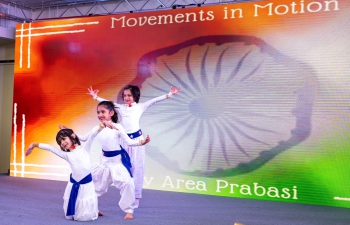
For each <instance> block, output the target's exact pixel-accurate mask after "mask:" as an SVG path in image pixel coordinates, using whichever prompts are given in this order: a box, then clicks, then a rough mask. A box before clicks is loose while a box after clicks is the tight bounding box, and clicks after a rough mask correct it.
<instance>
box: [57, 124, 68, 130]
mask: <svg viewBox="0 0 350 225" xmlns="http://www.w3.org/2000/svg"><path fill="white" fill-rule="evenodd" d="M58 128H59V129H60V130H62V129H69V128H68V127H66V126H65V125H62V124H58Z"/></svg>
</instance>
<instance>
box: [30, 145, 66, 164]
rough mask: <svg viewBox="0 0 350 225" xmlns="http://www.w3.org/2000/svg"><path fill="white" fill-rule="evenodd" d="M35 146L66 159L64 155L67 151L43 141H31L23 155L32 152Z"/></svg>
mask: <svg viewBox="0 0 350 225" xmlns="http://www.w3.org/2000/svg"><path fill="white" fill-rule="evenodd" d="M35 147H37V148H40V149H42V150H47V151H50V152H52V153H54V154H55V155H57V156H59V157H61V158H62V159H65V160H67V157H66V156H67V153H66V152H64V151H62V150H60V149H57V148H55V147H53V146H51V145H49V144H43V143H37V142H33V143H31V144H30V145H29V146H28V148H27V151H26V154H25V155H26V156H28V155H30V153H32V151H33V150H34V148H35Z"/></svg>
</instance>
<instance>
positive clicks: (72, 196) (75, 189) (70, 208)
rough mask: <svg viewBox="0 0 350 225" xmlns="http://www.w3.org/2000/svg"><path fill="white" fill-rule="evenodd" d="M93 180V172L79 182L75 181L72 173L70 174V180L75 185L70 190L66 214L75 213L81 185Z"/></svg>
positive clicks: (72, 214) (71, 214)
mask: <svg viewBox="0 0 350 225" xmlns="http://www.w3.org/2000/svg"><path fill="white" fill-rule="evenodd" d="M91 181H92V176H91V173H90V174H89V175H87V176H86V177H84V178H83V179H82V180H81V181H79V182H77V181H75V180H74V179H73V177H72V174H70V182H71V183H72V184H73V186H72V190H71V191H70V196H69V202H68V207H67V213H66V216H74V214H75V203H76V201H77V197H78V192H79V188H80V185H81V184H87V183H90V182H91Z"/></svg>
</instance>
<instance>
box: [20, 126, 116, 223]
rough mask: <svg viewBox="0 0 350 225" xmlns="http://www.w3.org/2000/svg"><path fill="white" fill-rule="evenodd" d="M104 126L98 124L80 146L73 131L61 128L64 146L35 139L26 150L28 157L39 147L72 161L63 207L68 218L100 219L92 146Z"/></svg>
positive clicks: (60, 140)
mask: <svg viewBox="0 0 350 225" xmlns="http://www.w3.org/2000/svg"><path fill="white" fill-rule="evenodd" d="M107 123H108V122H104V125H108V126H110V124H107ZM103 127H104V126H102V125H100V126H96V127H94V128H93V130H92V131H91V135H90V136H89V138H88V139H87V141H86V143H84V145H80V141H79V139H78V138H77V137H76V135H75V134H74V132H73V130H71V129H61V130H60V131H59V132H58V133H57V135H56V141H57V144H58V145H59V146H60V148H61V149H57V148H55V147H53V146H51V145H48V144H43V143H36V142H34V143H31V144H30V145H29V147H28V149H27V151H26V156H28V155H29V154H30V153H31V152H32V151H33V149H34V147H38V148H40V149H43V150H47V151H50V152H52V153H54V154H56V155H57V156H59V157H61V158H62V159H64V160H66V161H67V162H68V163H69V165H70V167H71V171H72V173H71V175H70V182H68V184H67V186H66V190H65V192H64V195H63V200H64V203H63V210H64V213H65V216H66V218H67V219H73V220H77V221H90V220H95V219H97V218H98V201H97V196H96V193H95V185H94V183H93V182H92V177H91V164H90V148H91V145H92V142H93V139H94V138H95V136H96V135H97V134H98V132H99V131H100V130H102V129H103ZM74 196H75V197H74Z"/></svg>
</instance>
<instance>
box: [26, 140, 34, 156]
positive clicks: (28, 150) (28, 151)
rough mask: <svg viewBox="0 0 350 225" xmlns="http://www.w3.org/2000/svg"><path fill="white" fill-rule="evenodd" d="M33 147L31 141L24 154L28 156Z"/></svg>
mask: <svg viewBox="0 0 350 225" xmlns="http://www.w3.org/2000/svg"><path fill="white" fill-rule="evenodd" d="M34 147H35V145H34V143H31V144H30V145H29V147H28V148H27V151H26V156H28V155H29V154H30V153H32V151H33V149H34Z"/></svg>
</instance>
